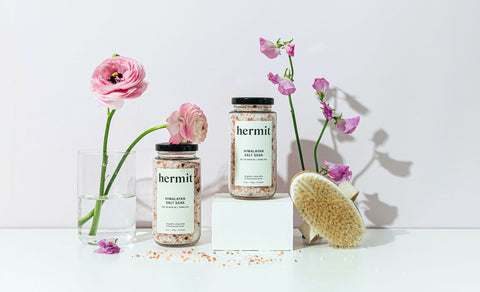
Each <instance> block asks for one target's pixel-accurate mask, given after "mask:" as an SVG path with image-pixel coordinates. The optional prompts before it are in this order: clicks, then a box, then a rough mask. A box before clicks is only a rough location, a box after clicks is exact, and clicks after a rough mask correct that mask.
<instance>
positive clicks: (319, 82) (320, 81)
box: [312, 78, 330, 94]
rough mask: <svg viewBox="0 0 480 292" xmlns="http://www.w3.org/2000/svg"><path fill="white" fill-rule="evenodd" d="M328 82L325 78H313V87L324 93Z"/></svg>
mask: <svg viewBox="0 0 480 292" xmlns="http://www.w3.org/2000/svg"><path fill="white" fill-rule="evenodd" d="M329 86H330V84H329V83H328V81H327V80H326V79H325V78H315V81H314V82H313V85H312V87H313V89H315V90H316V91H317V92H318V93H323V94H326V93H327V91H328V88H329Z"/></svg>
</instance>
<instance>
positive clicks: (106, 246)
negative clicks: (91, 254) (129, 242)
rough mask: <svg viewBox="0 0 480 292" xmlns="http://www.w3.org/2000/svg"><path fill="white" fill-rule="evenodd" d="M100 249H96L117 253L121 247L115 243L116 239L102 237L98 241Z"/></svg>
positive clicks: (104, 252) (98, 251)
mask: <svg viewBox="0 0 480 292" xmlns="http://www.w3.org/2000/svg"><path fill="white" fill-rule="evenodd" d="M98 245H99V246H100V248H99V249H97V250H95V252H96V253H103V254H116V253H119V252H120V247H118V245H117V244H116V243H115V239H113V238H110V239H102V240H100V241H99V242H98Z"/></svg>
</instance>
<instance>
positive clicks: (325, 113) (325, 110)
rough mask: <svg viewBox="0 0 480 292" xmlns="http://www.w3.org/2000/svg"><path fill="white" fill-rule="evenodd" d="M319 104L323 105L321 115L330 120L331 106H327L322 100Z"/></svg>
mask: <svg viewBox="0 0 480 292" xmlns="http://www.w3.org/2000/svg"><path fill="white" fill-rule="evenodd" d="M321 104H322V105H323V116H324V117H325V119H327V120H329V121H330V120H331V119H332V114H333V110H332V108H331V107H329V106H328V105H327V103H325V102H323V101H322V102H321Z"/></svg>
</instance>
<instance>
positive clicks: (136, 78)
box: [90, 56, 148, 109]
mask: <svg viewBox="0 0 480 292" xmlns="http://www.w3.org/2000/svg"><path fill="white" fill-rule="evenodd" d="M144 79H145V69H144V68H143V65H142V64H140V63H139V62H137V61H136V60H134V59H130V58H127V57H121V56H119V57H114V58H110V59H107V60H105V61H103V62H102V63H101V64H100V65H98V66H97V68H96V69H95V71H94V72H93V75H92V78H91V79H90V90H91V91H93V93H94V94H95V98H96V100H97V102H98V103H99V104H100V105H102V106H106V107H108V108H111V109H119V108H121V107H122V106H123V102H124V100H125V99H132V98H137V97H139V96H140V95H142V93H143V92H144V91H145V90H146V89H147V86H148V82H146V81H144Z"/></svg>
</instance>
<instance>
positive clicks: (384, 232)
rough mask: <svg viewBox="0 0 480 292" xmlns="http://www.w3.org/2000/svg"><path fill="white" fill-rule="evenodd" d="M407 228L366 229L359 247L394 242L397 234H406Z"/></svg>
mask: <svg viewBox="0 0 480 292" xmlns="http://www.w3.org/2000/svg"><path fill="white" fill-rule="evenodd" d="M408 234H409V232H408V231H407V230H402V229H384V228H377V229H367V233H366V234H365V237H364V238H363V240H362V242H361V243H360V245H359V247H360V248H369V247H377V246H381V245H386V244H389V243H391V242H394V241H395V239H396V238H397V236H402V235H408Z"/></svg>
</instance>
